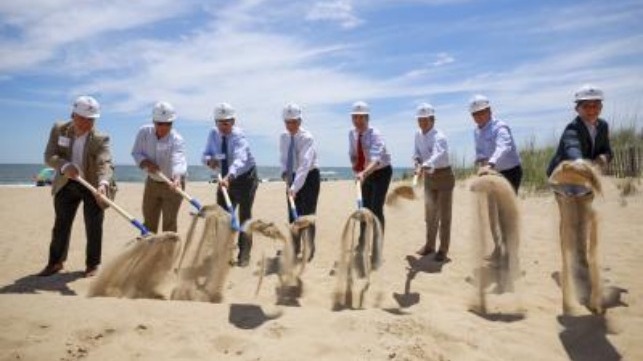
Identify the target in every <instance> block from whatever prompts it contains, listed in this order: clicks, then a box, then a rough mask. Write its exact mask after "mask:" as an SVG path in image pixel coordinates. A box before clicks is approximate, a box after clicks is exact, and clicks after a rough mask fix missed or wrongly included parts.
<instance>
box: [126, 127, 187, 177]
mask: <svg viewBox="0 0 643 361" xmlns="http://www.w3.org/2000/svg"><path fill="white" fill-rule="evenodd" d="M132 157H133V158H134V162H136V164H137V165H140V164H141V162H142V161H143V160H145V159H148V160H150V161H152V162H154V163H155V164H156V165H158V166H159V169H160V170H161V172H162V173H163V174H164V175H165V176H166V177H168V178H170V179H174V178H176V177H183V176H185V175H186V174H187V171H188V163H187V160H186V157H185V142H184V141H183V137H181V135H180V134H179V133H178V132H177V131H176V130H175V129H172V130H171V131H170V132H169V133H168V134H167V135H166V136H165V137H163V138H160V139H159V138H158V137H157V136H156V130H155V129H154V125H153V124H147V125H144V126H142V127H141V128H140V129H139V131H138V134H137V135H136V141H135V142H134V147H132ZM149 176H150V177H151V178H152V179H154V180H156V181H159V182H160V181H162V180H161V179H160V178H158V177H157V176H155V175H153V174H150V175H149Z"/></svg>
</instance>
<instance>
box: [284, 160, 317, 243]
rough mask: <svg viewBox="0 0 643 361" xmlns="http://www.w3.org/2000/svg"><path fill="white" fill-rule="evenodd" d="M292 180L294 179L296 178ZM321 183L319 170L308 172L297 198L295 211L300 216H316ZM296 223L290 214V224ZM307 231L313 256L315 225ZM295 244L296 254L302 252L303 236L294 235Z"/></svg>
mask: <svg viewBox="0 0 643 361" xmlns="http://www.w3.org/2000/svg"><path fill="white" fill-rule="evenodd" d="M292 178H294V176H293V177H292ZM320 183H321V178H320V176H319V169H317V168H315V169H313V170H311V171H310V172H308V175H307V176H306V181H305V182H304V185H303V186H302V187H301V189H300V190H299V191H298V192H297V195H296V196H295V209H297V215H298V216H307V215H311V214H315V213H316V212H317V199H318V198H319V187H320ZM286 202H288V199H286ZM289 208H290V205H288V206H287V209H288V210H290V209H289ZM294 221H295V219H294V218H293V217H292V214H291V213H290V212H288V222H289V223H292V222H294ZM307 231H308V232H309V236H310V241H311V247H312V249H311V255H312V253H314V249H315V225H314V224H313V225H311V226H310V227H308V228H307ZM293 242H294V248H295V254H298V253H299V252H300V250H301V236H300V235H299V236H295V235H293Z"/></svg>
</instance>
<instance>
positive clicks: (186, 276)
mask: <svg viewBox="0 0 643 361" xmlns="http://www.w3.org/2000/svg"><path fill="white" fill-rule="evenodd" d="M202 220H203V222H200V221H202ZM200 224H202V226H201V225H200ZM230 225H231V218H230V215H229V214H228V213H227V212H226V211H225V210H223V208H221V207H219V206H218V205H208V206H205V207H203V209H202V211H201V214H200V215H194V216H193V218H192V223H191V225H190V228H189V230H188V235H187V237H186V241H185V245H184V247H183V251H182V252H181V256H180V257H179V259H178V265H177V274H178V278H177V280H176V286H175V287H174V289H173V290H172V293H171V296H170V298H171V299H173V300H191V301H204V302H221V301H222V300H223V289H224V285H225V282H226V279H227V276H228V274H229V272H230V268H231V267H232V264H233V254H234V250H235V248H236V246H235V240H236V238H237V235H238V233H237V231H235V230H233V229H232V227H231V226H230ZM197 235H200V236H197ZM194 241H196V243H195V242H194Z"/></svg>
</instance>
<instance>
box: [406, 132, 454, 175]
mask: <svg viewBox="0 0 643 361" xmlns="http://www.w3.org/2000/svg"><path fill="white" fill-rule="evenodd" d="M413 159H414V160H415V161H416V162H418V163H419V164H420V165H421V166H422V167H424V168H433V169H441V168H446V167H448V166H449V165H450V163H449V145H448V144H447V137H446V136H444V134H443V133H442V132H440V131H439V130H437V129H435V128H431V130H429V131H428V132H426V133H422V130H421V129H419V130H418V131H417V132H416V133H415V152H414V154H413Z"/></svg>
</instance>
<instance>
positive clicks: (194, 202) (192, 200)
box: [154, 171, 203, 213]
mask: <svg viewBox="0 0 643 361" xmlns="http://www.w3.org/2000/svg"><path fill="white" fill-rule="evenodd" d="M154 174H155V175H156V176H157V177H159V178H161V180H163V182H165V183H167V184H168V185H169V186H171V187H172V188H173V189H174V191H176V192H177V193H178V194H180V195H181V196H182V197H183V198H185V200H186V201H188V202H190V204H191V205H192V206H194V208H196V210H197V212H199V213H201V209H203V206H202V205H201V203H200V202H199V201H198V200H197V199H196V198H194V197H192V196H190V195H189V194H187V193H186V192H185V191H184V190H183V189H181V188H180V187H174V183H173V182H172V181H171V180H170V179H169V178H168V177H166V176H165V174H163V173H162V172H161V171H156V172H155V173H154Z"/></svg>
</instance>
